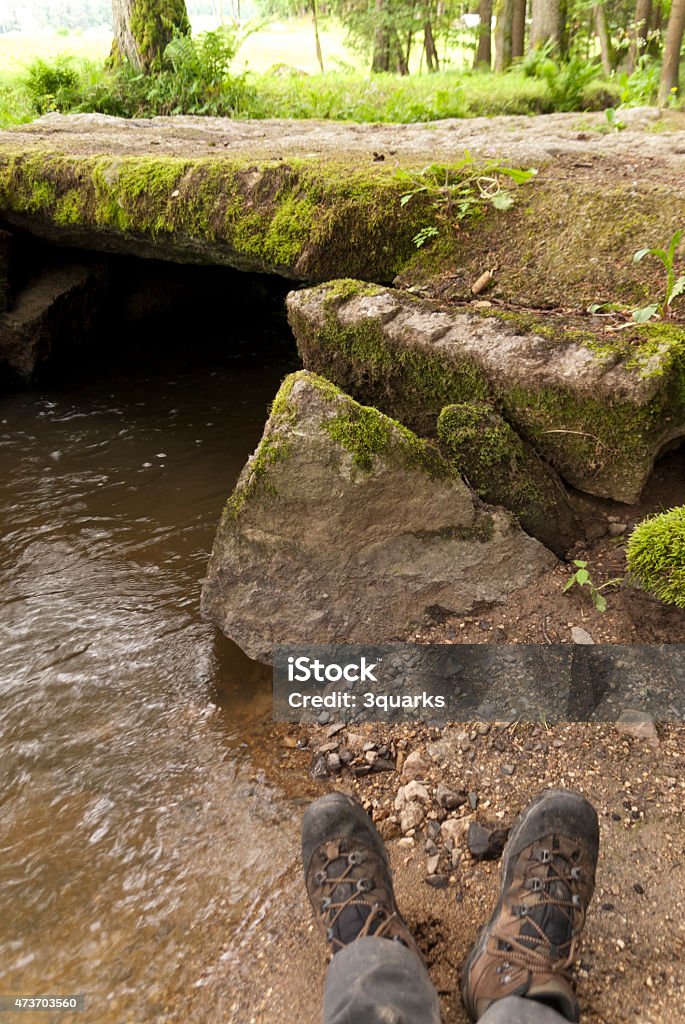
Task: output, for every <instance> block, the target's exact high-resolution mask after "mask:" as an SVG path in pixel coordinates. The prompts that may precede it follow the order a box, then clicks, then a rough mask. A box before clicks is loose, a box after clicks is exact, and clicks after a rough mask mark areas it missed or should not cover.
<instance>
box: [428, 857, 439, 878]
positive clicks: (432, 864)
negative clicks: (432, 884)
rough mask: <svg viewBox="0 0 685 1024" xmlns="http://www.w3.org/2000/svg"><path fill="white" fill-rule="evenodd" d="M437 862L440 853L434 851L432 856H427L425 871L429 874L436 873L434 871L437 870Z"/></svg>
mask: <svg viewBox="0 0 685 1024" xmlns="http://www.w3.org/2000/svg"><path fill="white" fill-rule="evenodd" d="M439 863H440V854H439V853H435V854H433V856H432V857H429V858H428V862H427V864H426V871H427V872H428V874H429V875H434V874H435V873H436V871H437V870H438V864H439Z"/></svg>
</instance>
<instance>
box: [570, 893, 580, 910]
mask: <svg viewBox="0 0 685 1024" xmlns="http://www.w3.org/2000/svg"><path fill="white" fill-rule="evenodd" d="M571 902H572V903H573V906H574V907H579V906H580V896H578V894H577V893H574V894H573V896H572V897H571Z"/></svg>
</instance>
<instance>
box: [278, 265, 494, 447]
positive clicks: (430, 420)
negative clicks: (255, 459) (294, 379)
mask: <svg viewBox="0 0 685 1024" xmlns="http://www.w3.org/2000/svg"><path fill="white" fill-rule="evenodd" d="M323 287H324V289H325V291H324V324H323V327H322V328H321V329H319V328H318V327H317V330H316V334H315V337H313V338H311V339H309V340H308V334H309V327H308V324H307V322H306V320H305V319H304V318H303V319H302V320H301V321H298V314H297V312H296V311H294V312H293V311H291V319H292V321H293V325H294V327H295V333H296V335H297V337H298V342H299V345H300V350H301V354H302V356H303V361H304V362H305V364H306V365H307V367H308V368H309V369H311V370H313V371H314V372H319V373H322V374H324V375H325V376H327V377H329V378H331V379H332V380H334V381H335V382H336V384H338V385H339V386H340V387H341V388H343V390H344V391H346V392H349V393H351V394H353V395H355V397H356V398H357V399H359V400H360V401H361V402H363V403H366V404H369V405H375V406H378V408H379V409H381V410H382V411H385V412H388V413H392V415H393V416H394V417H395V418H396V419H398V420H399V421H401V422H402V423H404V424H406V425H407V426H409V427H411V429H412V430H416V431H417V432H418V433H420V434H423V435H426V436H430V435H432V434H434V433H435V421H436V419H437V416H438V414H439V412H440V410H441V409H442V408H443V406H445V405H448V404H450V403H452V402H459V401H470V400H473V399H484V398H486V397H487V396H488V394H489V388H488V385H487V383H486V380H485V377H484V375H483V373H482V371H481V370H479V369H478V367H476V366H475V364H474V363H473V362H471V361H469V360H468V359H461V360H458V361H454V362H448V361H447V360H446V359H444V358H443V357H442V356H441V354H440V353H436V354H435V355H433V354H432V353H430V352H427V351H423V350H421V349H418V348H416V347H413V346H409V345H407V346H402V345H394V344H392V343H389V342H388V340H387V339H386V338H385V336H384V332H383V321H382V316H383V314H382V312H381V313H379V317H378V318H375V317H373V316H367V317H365V318H364V320H363V321H360V322H357V323H355V324H354V325H351V326H349V327H348V326H346V325H344V324H341V323H340V320H339V316H338V311H339V309H340V307H341V306H343V305H344V304H345V303H346V302H348V301H350V300H351V299H354V298H358V297H364V296H369V295H375V294H377V293H378V292H379V291H381V290H382V289H379V288H378V287H377V286H373V285H372V286H369V285H367V284H364V283H360V282H359V281H351V280H343V281H336V282H334V283H332V284H327V285H325V286H323ZM404 301H406V302H407V303H411V302H412V301H414V300H413V299H412V297H411V296H407V295H405V296H404Z"/></svg>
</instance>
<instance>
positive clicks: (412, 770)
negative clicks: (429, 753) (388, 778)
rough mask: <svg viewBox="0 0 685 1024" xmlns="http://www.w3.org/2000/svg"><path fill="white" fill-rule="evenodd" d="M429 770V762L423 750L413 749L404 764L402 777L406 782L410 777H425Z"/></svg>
mask: <svg viewBox="0 0 685 1024" xmlns="http://www.w3.org/2000/svg"><path fill="white" fill-rule="evenodd" d="M429 770H430V769H429V766H428V763H427V761H426V759H425V758H424V757H423V755H422V754H421V752H420V751H419V750H413V751H412V752H411V754H409V756H408V757H407V758H406V760H405V762H404V764H403V766H402V778H403V780H404V781H405V782H407V781H409V780H410V779H425V778H426V777H427V775H428V772H429Z"/></svg>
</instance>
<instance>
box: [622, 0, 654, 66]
mask: <svg viewBox="0 0 685 1024" xmlns="http://www.w3.org/2000/svg"><path fill="white" fill-rule="evenodd" d="M651 16H652V0H637V3H636V5H635V21H634V22H633V27H632V38H631V40H630V49H629V51H628V62H627V64H626V71H627V72H628V74H629V75H632V73H633V71H634V70H635V65H636V63H637V59H638V57H639V56H640V54H641V53H644V51H645V47H646V45H647V34H648V32H649V22H650V18H651Z"/></svg>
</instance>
